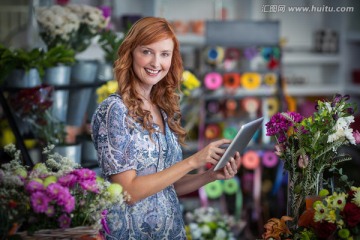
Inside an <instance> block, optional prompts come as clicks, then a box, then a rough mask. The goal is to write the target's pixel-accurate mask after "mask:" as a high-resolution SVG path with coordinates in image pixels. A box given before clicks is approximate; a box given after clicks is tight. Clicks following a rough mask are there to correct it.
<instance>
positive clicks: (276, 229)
mask: <svg viewBox="0 0 360 240" xmlns="http://www.w3.org/2000/svg"><path fill="white" fill-rule="evenodd" d="M291 220H293V218H292V217H288V216H282V217H281V219H278V218H271V219H269V220H268V221H267V223H266V224H265V225H264V229H265V233H264V234H263V235H262V238H263V239H269V238H273V239H275V240H281V236H282V235H289V234H290V235H291V232H290V230H289V228H288V227H287V226H286V221H291Z"/></svg>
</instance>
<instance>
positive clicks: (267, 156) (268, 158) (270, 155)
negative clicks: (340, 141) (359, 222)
mask: <svg viewBox="0 0 360 240" xmlns="http://www.w3.org/2000/svg"><path fill="white" fill-rule="evenodd" d="M277 163H278V157H277V156H276V154H275V153H274V152H273V151H266V152H265V153H264V154H263V156H262V164H263V165H264V166H265V167H268V168H273V167H275V166H276V165H277Z"/></svg>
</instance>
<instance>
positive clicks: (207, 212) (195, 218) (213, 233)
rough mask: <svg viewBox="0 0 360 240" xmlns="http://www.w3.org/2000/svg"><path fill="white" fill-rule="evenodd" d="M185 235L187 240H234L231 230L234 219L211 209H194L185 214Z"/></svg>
mask: <svg viewBox="0 0 360 240" xmlns="http://www.w3.org/2000/svg"><path fill="white" fill-rule="evenodd" d="M185 221H186V222H187V225H186V226H185V228H186V233H187V239H189V240H202V239H211V240H230V239H235V238H234V236H233V233H232V231H231V228H232V227H233V226H234V225H235V221H234V218H233V217H232V216H228V215H222V214H221V213H220V211H219V210H217V209H215V208H212V207H200V208H196V209H195V210H194V211H193V212H188V213H186V216H185Z"/></svg>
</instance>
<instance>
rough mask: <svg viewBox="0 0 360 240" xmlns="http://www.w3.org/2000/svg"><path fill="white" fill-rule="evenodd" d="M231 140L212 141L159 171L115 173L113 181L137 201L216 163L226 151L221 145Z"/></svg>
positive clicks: (133, 200) (132, 200)
mask: <svg viewBox="0 0 360 240" xmlns="http://www.w3.org/2000/svg"><path fill="white" fill-rule="evenodd" d="M230 142H231V141H230V140H227V139H221V140H218V141H215V142H212V143H210V144H209V145H207V146H206V147H205V148H204V149H202V150H200V151H199V152H197V153H196V154H194V155H192V156H190V157H189V158H186V159H184V160H183V161H180V162H178V163H176V164H174V165H172V166H171V167H169V168H167V169H164V170H163V171H160V172H157V173H153V174H149V175H145V176H137V175H136V171H135V170H128V171H125V172H122V173H118V174H114V175H112V176H111V177H110V178H111V181H113V182H116V183H119V184H120V185H121V186H122V187H123V188H124V190H125V191H126V192H127V193H128V194H129V195H130V197H131V199H130V201H129V203H136V202H137V201H140V200H141V199H144V198H146V197H149V196H151V195H153V194H155V193H157V192H159V191H161V190H163V189H164V188H166V187H167V186H169V185H171V184H174V183H175V182H177V181H178V180H179V179H181V178H182V177H184V176H185V175H186V174H187V173H189V172H190V171H192V170H194V169H198V168H200V167H203V166H205V164H206V163H212V164H216V163H217V161H219V159H220V156H221V155H222V154H223V152H224V151H225V150H224V149H222V148H220V146H221V145H223V144H227V143H230ZM203 178H204V179H202V180H201V181H199V183H203V182H204V183H205V182H206V181H205V179H206V178H205V177H203Z"/></svg>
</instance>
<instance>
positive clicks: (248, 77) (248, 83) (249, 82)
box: [241, 72, 261, 90]
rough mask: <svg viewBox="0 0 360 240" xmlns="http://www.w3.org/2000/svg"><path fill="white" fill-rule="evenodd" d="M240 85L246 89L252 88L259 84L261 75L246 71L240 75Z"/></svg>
mask: <svg viewBox="0 0 360 240" xmlns="http://www.w3.org/2000/svg"><path fill="white" fill-rule="evenodd" d="M241 85H242V86H243V87H244V88H245V89H248V90H253V89H256V88H258V87H260V85H261V75H260V74H258V73H254V72H247V73H244V74H243V75H242V76H241Z"/></svg>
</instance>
